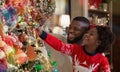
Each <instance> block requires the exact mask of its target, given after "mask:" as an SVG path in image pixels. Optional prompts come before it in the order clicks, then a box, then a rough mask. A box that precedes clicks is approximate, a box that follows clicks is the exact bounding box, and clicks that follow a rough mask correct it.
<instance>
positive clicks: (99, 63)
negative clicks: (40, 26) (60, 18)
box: [44, 34, 110, 72]
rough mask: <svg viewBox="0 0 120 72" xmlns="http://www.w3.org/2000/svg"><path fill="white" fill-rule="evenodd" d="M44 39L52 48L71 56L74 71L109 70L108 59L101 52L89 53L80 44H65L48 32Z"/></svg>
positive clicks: (96, 71)
mask: <svg viewBox="0 0 120 72" xmlns="http://www.w3.org/2000/svg"><path fill="white" fill-rule="evenodd" d="M44 39H45V42H47V43H48V44H49V45H51V46H52V47H53V48H54V49H56V50H58V51H60V52H62V53H64V54H67V55H70V56H71V57H72V62H73V71H74V72H110V67H109V63H108V60H107V58H106V57H105V56H103V55H102V54H101V53H96V54H94V55H89V54H87V53H86V52H85V50H84V48H83V47H82V46H79V45H77V44H66V43H64V42H62V41H60V40H59V39H57V38H55V37H53V36H52V35H50V34H47V35H46V37H44Z"/></svg>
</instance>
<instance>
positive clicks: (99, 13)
mask: <svg viewBox="0 0 120 72" xmlns="http://www.w3.org/2000/svg"><path fill="white" fill-rule="evenodd" d="M88 12H89V15H93V14H96V15H98V16H99V17H108V16H109V13H110V12H108V11H100V10H93V9H89V10H88Z"/></svg>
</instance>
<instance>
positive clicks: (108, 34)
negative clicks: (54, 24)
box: [95, 26, 114, 53]
mask: <svg viewBox="0 0 120 72" xmlns="http://www.w3.org/2000/svg"><path fill="white" fill-rule="evenodd" d="M95 28H96V29H97V32H98V39H99V41H100V45H99V46H98V48H97V52H100V53H103V52H105V51H107V50H108V49H109V48H110V47H111V44H112V43H113V40H114V34H113V33H112V31H111V29H110V27H107V26H95Z"/></svg>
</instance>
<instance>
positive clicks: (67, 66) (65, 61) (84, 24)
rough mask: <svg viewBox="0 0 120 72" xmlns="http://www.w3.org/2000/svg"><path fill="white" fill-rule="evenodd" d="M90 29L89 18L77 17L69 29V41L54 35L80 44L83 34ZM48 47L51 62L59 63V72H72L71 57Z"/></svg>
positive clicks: (58, 36)
mask: <svg viewBox="0 0 120 72" xmlns="http://www.w3.org/2000/svg"><path fill="white" fill-rule="evenodd" d="M89 27H90V23H89V20H88V19H87V18H85V17H81V16H77V17H75V18H74V19H73V20H72V22H71V24H70V26H69V28H68V29H67V39H66V38H65V37H64V36H62V35H58V34H52V35H54V36H56V37H57V38H59V39H60V40H62V41H64V42H68V43H77V44H80V43H81V38H82V36H83V34H84V33H85V32H86V31H87V30H88V29H89ZM46 46H47V48H48V49H49V50H50V52H51V60H55V61H57V62H58V70H59V72H72V64H71V63H70V59H69V57H68V56H65V55H64V54H62V53H60V52H58V51H56V50H54V49H53V48H51V47H50V46H48V45H46ZM71 62H72V61H71Z"/></svg>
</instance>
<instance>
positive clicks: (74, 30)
mask: <svg viewBox="0 0 120 72" xmlns="http://www.w3.org/2000/svg"><path fill="white" fill-rule="evenodd" d="M89 28H90V22H89V20H88V19H87V18H85V17H82V16H77V17H75V18H74V19H73V20H72V22H71V24H70V26H69V29H68V31H67V42H68V43H77V44H81V40H82V36H83V34H84V33H86V31H87V30H89Z"/></svg>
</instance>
